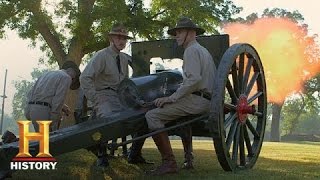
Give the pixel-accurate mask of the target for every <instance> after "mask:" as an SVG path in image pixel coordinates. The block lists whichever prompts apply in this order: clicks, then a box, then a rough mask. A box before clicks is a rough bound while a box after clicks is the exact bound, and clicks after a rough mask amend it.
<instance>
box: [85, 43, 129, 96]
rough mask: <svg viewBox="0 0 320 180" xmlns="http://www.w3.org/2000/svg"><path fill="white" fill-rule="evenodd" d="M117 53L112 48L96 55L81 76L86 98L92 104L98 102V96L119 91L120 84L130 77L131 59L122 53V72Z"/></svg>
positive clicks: (120, 54)
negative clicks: (129, 66) (107, 90)
mask: <svg viewBox="0 0 320 180" xmlns="http://www.w3.org/2000/svg"><path fill="white" fill-rule="evenodd" d="M117 55H118V54H117V53H116V52H115V51H114V50H113V49H112V48H111V46H109V47H107V48H104V49H102V50H100V51H98V52H97V53H95V54H94V56H93V57H92V59H91V60H90V62H89V63H88V65H87V66H86V68H85V69H84V70H83V72H82V73H81V76H80V84H81V88H82V89H83V91H84V93H85V95H86V97H87V99H88V100H90V101H91V102H96V98H98V97H97V94H101V93H103V91H104V90H106V89H108V88H111V89H113V90H115V91H116V90H117V89H118V86H119V84H120V82H121V81H122V80H123V79H124V78H127V77H128V74H129V72H128V63H129V62H130V61H131V57H130V56H129V55H127V54H125V53H122V52H120V53H119V56H120V64H121V72H120V73H119V71H118V65H117V60H116V57H117Z"/></svg>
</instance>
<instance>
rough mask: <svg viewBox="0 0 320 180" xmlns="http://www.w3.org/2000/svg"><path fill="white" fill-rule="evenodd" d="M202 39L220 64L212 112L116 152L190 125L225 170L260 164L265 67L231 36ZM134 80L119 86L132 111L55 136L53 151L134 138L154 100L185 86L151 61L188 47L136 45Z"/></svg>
mask: <svg viewBox="0 0 320 180" xmlns="http://www.w3.org/2000/svg"><path fill="white" fill-rule="evenodd" d="M197 40H198V41H199V43H200V44H202V45H203V46H204V47H206V48H207V49H208V50H209V52H210V53H211V54H212V56H213V59H214V61H215V64H216V66H217V74H216V76H215V79H214V90H213V92H212V94H211V106H210V112H209V113H207V114H199V115H192V116H189V117H184V118H182V119H179V120H177V122H179V123H174V124H169V125H168V126H167V127H166V128H164V129H160V130H158V131H155V132H151V133H146V134H145V135H143V136H140V137H135V138H133V139H130V140H128V141H125V142H120V143H113V144H111V146H112V148H116V147H118V146H122V145H125V144H128V143H132V142H133V141H135V140H138V139H142V138H146V137H150V136H152V135H154V134H156V133H158V132H162V131H169V132H170V134H175V133H176V132H178V131H176V130H179V129H181V128H183V127H185V126H191V127H192V132H193V136H201V137H209V138H212V139H213V143H214V148H215V152H216V154H217V157H218V160H219V163H220V165H221V166H222V168H223V169H224V170H225V171H236V170H243V169H249V168H252V167H253V166H254V164H255V163H256V161H257V159H258V157H259V153H260V150H261V147H262V143H263V138H264V132H265V126H266V115H267V93H266V83H265V76H264V71H263V66H262V63H261V60H260V58H259V55H258V53H257V51H256V50H255V49H254V47H252V46H251V45H249V44H246V43H243V44H234V45H232V46H230V47H229V36H228V35H213V36H201V37H198V38H197ZM131 50H132V58H133V78H130V79H127V80H125V81H123V82H122V83H121V85H120V88H119V92H118V93H119V94H120V97H121V102H123V104H124V105H125V106H126V107H128V108H127V110H125V111H123V112H117V113H114V114H113V115H112V116H110V117H109V118H107V119H98V118H92V120H88V121H85V122H82V123H79V124H76V125H73V126H71V127H67V128H62V129H59V130H57V131H55V132H51V134H50V153H51V154H52V155H53V156H57V155H59V154H62V153H66V152H70V151H74V150H77V149H80V148H88V147H92V146H95V145H96V144H98V143H101V142H106V143H107V142H108V141H109V140H112V139H116V138H120V137H124V136H127V135H131V134H133V133H135V132H136V131H138V130H140V129H141V128H143V127H145V126H146V123H145V119H144V115H145V113H146V112H147V111H148V110H149V109H152V108H155V107H154V106H153V105H152V103H151V102H152V101H153V100H154V99H156V98H158V97H162V96H169V95H170V94H172V93H173V92H174V91H175V90H176V89H177V88H178V87H179V84H180V83H181V82H182V75H181V73H179V72H177V71H162V72H158V73H155V74H151V75H150V74H149V72H150V69H149V68H150V59H151V58H153V57H160V58H162V59H173V58H181V57H182V55H183V49H182V48H181V47H178V46H177V44H176V42H175V41H174V40H172V39H165V40H158V41H147V42H133V43H132V44H131ZM29 146H30V153H31V154H32V155H35V154H37V152H38V143H37V142H31V143H30V145H29ZM18 151H19V147H18V143H17V142H13V143H9V144H4V145H2V146H0V158H1V162H0V170H1V172H5V171H6V170H8V169H9V168H10V167H9V164H10V161H11V160H12V158H13V157H14V156H15V155H16V154H17V153H18Z"/></svg>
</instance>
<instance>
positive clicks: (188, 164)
mask: <svg viewBox="0 0 320 180" xmlns="http://www.w3.org/2000/svg"><path fill="white" fill-rule="evenodd" d="M181 140H182V144H183V150H184V158H185V160H184V163H183V165H182V169H187V170H189V169H194V167H193V154H192V128H191V127H186V128H185V129H184V132H183V135H182V136H181Z"/></svg>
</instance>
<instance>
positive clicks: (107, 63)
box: [80, 24, 143, 166]
mask: <svg viewBox="0 0 320 180" xmlns="http://www.w3.org/2000/svg"><path fill="white" fill-rule="evenodd" d="M108 36H109V42H110V46H109V47H107V48H104V49H102V50H100V51H98V52H97V53H96V54H95V55H94V56H93V57H92V59H91V60H90V62H89V63H88V65H87V66H86V68H85V69H84V71H83V73H82V74H81V76H80V82H81V88H82V89H83V91H84V94H85V96H86V97H87V99H88V100H89V101H91V102H93V104H94V109H95V111H96V115H97V117H98V118H106V117H108V116H110V115H111V114H113V113H116V112H120V111H123V110H125V107H124V106H122V104H121V103H120V99H119V96H118V93H117V90H118V87H119V85H120V82H121V81H122V80H124V79H125V78H128V76H129V75H128V74H129V73H128V64H130V63H131V57H130V56H129V55H128V54H125V53H123V52H120V51H121V50H123V49H124V48H125V46H126V43H127V39H131V37H130V36H128V32H127V30H126V28H125V27H124V26H123V25H122V24H115V25H114V26H113V27H112V29H111V31H110V32H109V34H108ZM142 145H143V143H142ZM141 148H142V146H141V147H139V148H135V149H136V150H137V151H138V153H134V154H137V156H141ZM104 149H105V147H103V146H102V145H101V147H100V150H99V153H98V158H99V159H98V161H97V165H98V166H108V160H107V158H106V153H105V150H104Z"/></svg>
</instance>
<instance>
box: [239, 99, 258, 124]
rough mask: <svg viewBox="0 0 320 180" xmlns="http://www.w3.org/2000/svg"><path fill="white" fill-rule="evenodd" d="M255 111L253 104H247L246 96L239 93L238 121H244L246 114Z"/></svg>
mask: <svg viewBox="0 0 320 180" xmlns="http://www.w3.org/2000/svg"><path fill="white" fill-rule="evenodd" d="M255 112H256V109H255V105H252V106H249V103H248V97H247V96H246V95H244V94H242V95H240V97H239V101H238V105H237V115H238V121H239V122H240V123H245V122H246V119H247V117H248V114H254V113H255Z"/></svg>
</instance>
